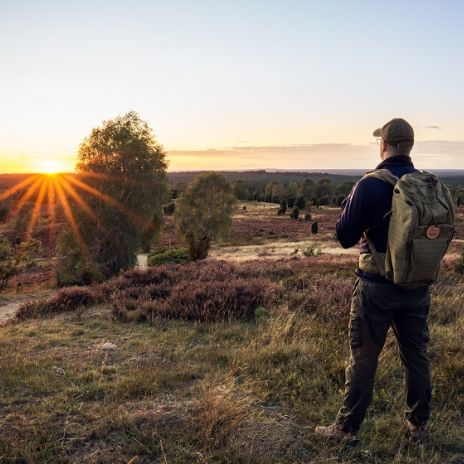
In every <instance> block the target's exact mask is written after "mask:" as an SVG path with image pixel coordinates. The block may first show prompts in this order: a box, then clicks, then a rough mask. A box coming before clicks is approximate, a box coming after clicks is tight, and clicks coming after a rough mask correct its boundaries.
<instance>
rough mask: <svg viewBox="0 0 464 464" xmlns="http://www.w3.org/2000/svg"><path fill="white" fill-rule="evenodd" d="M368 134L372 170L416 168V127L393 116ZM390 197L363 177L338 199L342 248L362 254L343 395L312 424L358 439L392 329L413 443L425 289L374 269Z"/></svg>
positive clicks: (425, 371)
mask: <svg viewBox="0 0 464 464" xmlns="http://www.w3.org/2000/svg"><path fill="white" fill-rule="evenodd" d="M373 135H374V136H376V137H378V142H379V145H380V157H381V159H382V162H381V163H380V164H379V165H378V166H377V168H376V169H382V170H388V171H389V173H391V174H393V175H394V176H396V177H397V178H401V177H402V176H403V175H405V174H410V173H413V172H417V170H416V169H415V168H414V165H413V162H412V160H411V157H410V152H411V149H412V147H413V145H414V131H413V128H412V127H411V125H410V124H409V123H408V122H407V121H405V120H404V119H399V118H398V119H393V120H391V121H389V122H388V123H386V124H385V125H384V126H383V127H382V128H380V129H377V130H376V131H374V134H373ZM383 172H384V173H385V171H383ZM389 173H388V172H387V173H386V174H387V175H389ZM392 194H393V185H392V184H391V183H388V182H385V181H383V180H381V179H379V178H376V177H374V176H366V177H364V178H363V179H361V180H360V181H359V182H358V183H357V184H356V185H355V187H354V188H353V190H352V192H351V194H350V195H349V197H348V198H347V199H346V200H345V201H344V203H343V204H342V208H343V211H342V213H341V215H340V218H339V220H338V222H337V226H336V231H337V238H338V240H339V242H340V244H341V245H342V246H343V247H344V248H349V247H352V246H354V245H356V244H357V243H358V241H359V240H360V239H361V259H360V264H359V268H358V269H357V271H356V274H357V280H356V283H355V288H354V292H353V297H352V302H351V312H350V323H349V329H350V349H351V356H350V361H349V366H348V367H347V369H346V383H345V397H344V401H343V405H342V407H341V408H340V410H339V412H338V414H337V417H336V420H335V422H334V423H333V424H332V425H329V426H319V427H317V428H316V431H315V432H316V435H318V436H320V437H327V438H336V439H340V440H344V441H347V442H352V443H356V442H358V440H359V439H358V431H359V428H360V426H361V423H362V421H363V419H364V417H365V414H366V410H367V408H368V406H369V404H370V402H371V400H372V394H373V388H374V377H375V372H376V368H377V362H378V357H379V355H380V352H381V350H382V348H383V345H384V343H385V339H386V336H387V332H388V329H389V328H390V327H392V328H393V332H394V334H395V336H396V339H397V342H398V346H399V351H400V356H401V361H402V362H403V365H404V369H405V387H406V401H407V405H408V408H407V410H406V424H407V429H408V431H409V433H410V436H411V438H412V439H413V440H414V441H415V442H422V441H423V440H424V439H425V438H426V437H427V435H428V432H427V428H426V422H427V420H428V418H429V414H430V399H431V378H430V367H429V359H428V356H427V343H428V341H429V331H428V326H427V315H428V311H429V303H430V295H429V288H428V286H427V285H423V286H419V287H418V288H414V289H405V288H402V287H400V286H399V285H396V284H394V283H393V282H392V281H391V280H387V279H386V278H385V277H384V275H385V274H384V273H383V272H379V268H378V266H376V264H378V260H379V256H380V257H383V259H385V258H384V257H385V253H386V252H387V239H388V228H389V221H390V212H391V208H392ZM366 231H368V235H367V234H365V232H366ZM372 248H375V251H372ZM373 255H375V256H373ZM374 258H375V259H374Z"/></svg>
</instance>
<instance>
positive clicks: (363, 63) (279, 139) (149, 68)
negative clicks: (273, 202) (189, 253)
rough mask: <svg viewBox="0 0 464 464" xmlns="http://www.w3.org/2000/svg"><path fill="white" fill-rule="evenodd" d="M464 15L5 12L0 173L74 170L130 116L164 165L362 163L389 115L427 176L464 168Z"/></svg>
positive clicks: (362, 10)
mask: <svg viewBox="0 0 464 464" xmlns="http://www.w3.org/2000/svg"><path fill="white" fill-rule="evenodd" d="M463 18H464V2H462V1H457V0H456V1H452V0H448V1H446V0H445V1H442V2H437V1H409V2H404V1H401V2H400V1H390V2H385V1H333V0H332V1H331V0H326V1H322V0H320V1H269V0H268V1H252V0H249V1H240V0H239V1H234V2H230V1H227V2H226V1H218V0H216V1H193V0H192V1H176V0H172V1H155V0H152V1H148V0H147V1H140V0H133V1H131V2H128V1H125V2H121V1H98V0H94V1H86V0H81V1H79V2H70V1H63V0H61V1H46V0H44V1H40V2H39V1H21V0H19V1H15V2H11V1H4V0H0V66H1V68H0V104H1V111H0V171H8V170H9V171H11V170H13V171H18V170H27V171H31V170H34V169H40V163H42V162H43V160H44V159H45V160H50V161H51V162H57V163H61V164H62V165H63V167H66V168H70V167H72V165H73V157H74V155H75V152H76V149H77V146H78V144H79V142H80V141H81V140H82V138H83V137H84V136H85V135H87V134H88V133H89V131H90V129H91V128H92V127H94V126H96V125H98V124H99V123H100V122H101V121H102V120H103V119H108V118H111V117H113V116H115V115H117V114H120V113H124V112H126V111H128V110H131V109H134V110H136V111H138V112H139V113H140V115H141V116H142V117H143V118H144V119H147V120H148V121H149V122H150V124H151V125H152V127H153V129H154V131H155V134H156V136H157V138H158V140H159V141H160V143H162V144H164V145H165V147H166V149H167V150H168V152H169V159H170V162H171V169H192V168H211V169H220V168H227V169H232V168H236V169H242V168H254V167H268V168H272V167H276V168H285V167H289V168H292V169H296V168H304V169H311V168H323V167H332V168H334V167H340V168H349V167H359V168H364V167H369V166H371V165H372V164H375V162H376V161H377V159H376V150H377V147H376V145H374V144H373V143H372V142H373V138H372V137H371V132H372V130H373V129H374V128H375V127H377V126H379V125H381V124H382V123H384V122H386V121H387V120H389V119H391V118H392V117H396V116H403V117H405V118H407V119H408V120H409V121H410V122H411V123H412V124H413V126H414V127H415V129H416V134H417V141H418V144H417V147H416V158H417V160H418V162H419V164H422V167H425V168H430V167H454V168H464V159H463V157H464V134H463V130H462V128H463V127H464V90H463V84H464V60H463V58H462V54H463V52H462V50H463V46H464V28H463V27H462V20H463ZM431 126H438V128H432V127H431ZM443 142H446V143H443ZM295 146H297V147H295ZM250 147H252V148H250ZM208 149H214V150H213V151H211V150H210V151H205V150H208ZM438 164H439V165H438Z"/></svg>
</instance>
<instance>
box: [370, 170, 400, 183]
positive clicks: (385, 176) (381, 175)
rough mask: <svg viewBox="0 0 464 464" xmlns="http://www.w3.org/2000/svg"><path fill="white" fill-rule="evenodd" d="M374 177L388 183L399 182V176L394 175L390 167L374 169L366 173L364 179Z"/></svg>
mask: <svg viewBox="0 0 464 464" xmlns="http://www.w3.org/2000/svg"><path fill="white" fill-rule="evenodd" d="M369 177H372V178H374V179H379V180H381V181H383V182H386V183H387V184H390V185H392V186H395V185H396V183H397V182H398V177H396V176H395V175H393V174H392V173H391V172H390V171H389V170H388V169H374V170H373V171H369V172H367V173H366V174H364V177H363V179H365V178H369Z"/></svg>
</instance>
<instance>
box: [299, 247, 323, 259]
mask: <svg viewBox="0 0 464 464" xmlns="http://www.w3.org/2000/svg"><path fill="white" fill-rule="evenodd" d="M319 253H320V250H319V249H318V248H316V247H315V246H314V245H310V246H308V247H307V248H305V249H304V250H303V254H304V255H305V256H307V257H309V256H317V255H318V254H319Z"/></svg>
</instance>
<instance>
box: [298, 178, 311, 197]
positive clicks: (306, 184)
mask: <svg viewBox="0 0 464 464" xmlns="http://www.w3.org/2000/svg"><path fill="white" fill-rule="evenodd" d="M298 195H299V196H302V197H303V198H304V199H305V200H306V201H310V200H311V199H312V198H313V196H314V182H313V181H312V180H311V179H305V180H304V181H303V182H302V183H301V185H300V188H299V189H298Z"/></svg>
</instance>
